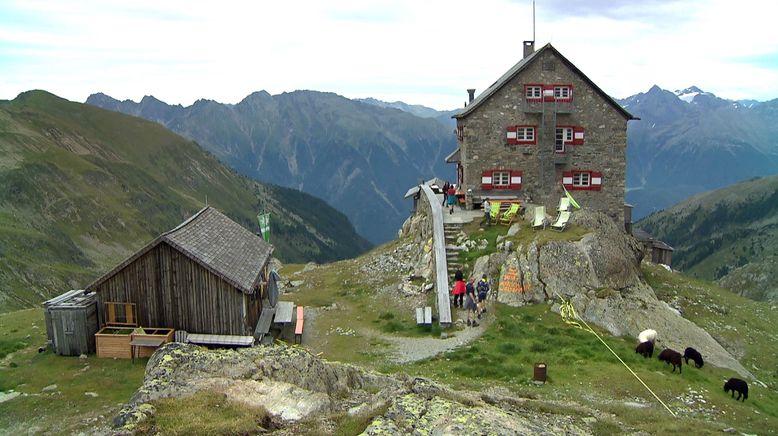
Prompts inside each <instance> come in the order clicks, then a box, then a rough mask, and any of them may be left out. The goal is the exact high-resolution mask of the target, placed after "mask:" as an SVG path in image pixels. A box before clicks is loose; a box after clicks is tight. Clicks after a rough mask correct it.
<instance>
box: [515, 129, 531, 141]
mask: <svg viewBox="0 0 778 436" xmlns="http://www.w3.org/2000/svg"><path fill="white" fill-rule="evenodd" d="M516 140H517V141H519V142H533V141H535V128H534V127H519V128H518V129H517V130H516Z"/></svg>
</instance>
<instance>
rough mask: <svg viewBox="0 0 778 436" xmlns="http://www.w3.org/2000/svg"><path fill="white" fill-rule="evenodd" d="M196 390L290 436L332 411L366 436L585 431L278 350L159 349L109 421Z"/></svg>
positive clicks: (148, 411)
mask: <svg viewBox="0 0 778 436" xmlns="http://www.w3.org/2000/svg"><path fill="white" fill-rule="evenodd" d="M203 390H209V391H215V392H218V393H220V394H223V395H224V396H225V398H228V399H231V400H234V401H239V402H242V403H244V404H247V405H249V406H251V407H257V408H263V409H264V410H266V411H267V412H268V414H270V415H271V417H272V418H271V419H272V422H273V428H274V429H276V430H277V431H278V432H279V433H282V434H294V433H296V432H297V431H298V430H299V428H297V427H295V425H303V424H299V422H300V421H301V420H302V419H303V418H306V417H309V418H318V417H321V418H322V419H327V418H325V417H329V416H333V415H337V414H347V415H355V414H361V415H367V416H369V417H372V421H371V423H370V424H369V425H368V426H367V428H366V429H365V433H366V434H370V435H377V434H390V435H405V434H527V433H532V434H591V433H592V431H591V429H590V428H589V425H590V424H589V423H588V422H587V421H581V420H580V418H576V417H570V416H567V415H556V414H553V413H546V412H543V413H541V412H538V409H541V407H538V406H537V405H535V406H534V407H528V406H529V405H532V404H533V402H535V401H536V400H531V399H517V398H515V397H513V396H509V395H502V394H498V393H476V392H467V391H454V390H452V389H450V388H448V387H446V386H443V385H440V384H437V383H435V382H432V381H430V380H427V379H423V378H411V377H408V376H406V375H398V376H388V375H383V374H379V373H375V372H370V371H365V370H362V369H359V368H357V367H354V366H351V365H345V364H338V363H331V362H326V361H324V360H321V359H319V358H317V357H316V356H314V355H312V354H310V353H308V352H307V351H305V350H303V349H301V348H297V347H287V346H283V345H276V346H270V347H253V348H244V349H238V350H205V349H202V348H200V347H196V346H194V345H189V344H179V343H173V344H168V345H165V346H164V347H162V348H161V349H159V350H158V351H157V352H156V353H155V354H154V355H153V356H152V358H151V359H150V360H149V363H148V365H147V367H146V377H145V379H144V382H143V386H142V387H141V388H140V389H139V390H138V391H137V392H136V393H135V395H134V396H133V398H132V400H131V401H130V403H129V404H128V405H127V407H125V408H124V409H122V411H121V412H120V414H119V416H117V417H116V419H115V420H114V423H115V425H117V426H119V427H121V430H122V431H132V430H133V428H134V427H135V425H136V424H137V423H138V422H139V421H141V420H143V419H146V418H147V417H149V416H151V415H153V414H154V413H155V408H154V405H153V403H152V402H153V401H154V400H156V399H160V398H167V397H185V396H187V395H191V394H193V393H195V392H198V391H203ZM587 413H588V412H587ZM307 421H308V422H311V420H307ZM313 421H316V419H313Z"/></svg>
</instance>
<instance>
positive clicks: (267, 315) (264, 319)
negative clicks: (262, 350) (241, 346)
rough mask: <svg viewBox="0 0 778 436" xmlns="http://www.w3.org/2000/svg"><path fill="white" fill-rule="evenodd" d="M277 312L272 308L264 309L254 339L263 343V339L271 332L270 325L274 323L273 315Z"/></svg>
mask: <svg viewBox="0 0 778 436" xmlns="http://www.w3.org/2000/svg"><path fill="white" fill-rule="evenodd" d="M275 313H276V310H275V308H272V307H265V308H262V313H260V314H259V321H257V327H256V329H255V330H254V339H256V340H257V341H262V338H263V337H265V335H266V334H268V332H269V331H270V324H272V323H273V315H275Z"/></svg>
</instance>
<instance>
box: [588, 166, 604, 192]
mask: <svg viewBox="0 0 778 436" xmlns="http://www.w3.org/2000/svg"><path fill="white" fill-rule="evenodd" d="M590 177H591V182H590V188H589V189H591V190H592V191H599V190H600V189H601V188H602V173H598V172H596V171H592V173H591V175H590Z"/></svg>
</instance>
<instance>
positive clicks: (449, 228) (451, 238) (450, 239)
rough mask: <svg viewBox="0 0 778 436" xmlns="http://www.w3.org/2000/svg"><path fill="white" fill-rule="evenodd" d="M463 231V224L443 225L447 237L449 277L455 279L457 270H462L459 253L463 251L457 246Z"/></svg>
mask: <svg viewBox="0 0 778 436" xmlns="http://www.w3.org/2000/svg"><path fill="white" fill-rule="evenodd" d="M461 230H462V224H461V223H445V224H443V234H444V235H445V236H446V265H447V266H448V275H449V277H453V275H454V272H456V270H458V269H461V268H462V264H461V263H460V262H459V252H460V251H461V249H460V248H459V247H457V246H456V243H457V235H459V232H460V231H461Z"/></svg>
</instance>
